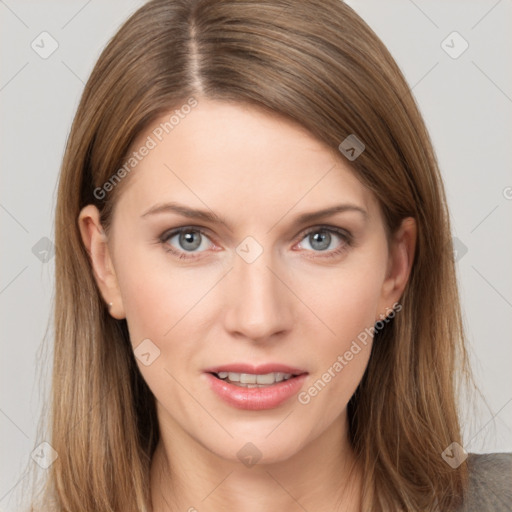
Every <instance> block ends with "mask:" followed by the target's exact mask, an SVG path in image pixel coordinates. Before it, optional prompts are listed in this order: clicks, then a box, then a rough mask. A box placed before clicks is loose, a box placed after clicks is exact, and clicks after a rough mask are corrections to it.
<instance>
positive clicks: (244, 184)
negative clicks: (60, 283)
mask: <svg viewBox="0 0 512 512" xmlns="http://www.w3.org/2000/svg"><path fill="white" fill-rule="evenodd" d="M168 120H169V115H166V116H164V117H162V119H160V120H158V121H157V122H156V123H155V124H154V126H151V128H150V129H149V130H148V131H147V132H146V133H143V134H141V136H140V137H139V139H138V140H137V141H136V143H135V144H134V145H133V150H134V151H138V150H139V148H140V147H142V146H144V145H146V147H151V149H149V150H148V151H141V152H140V151H139V153H138V155H139V156H138V157H137V158H138V161H137V164H136V166H134V168H133V170H131V172H130V174H129V176H127V177H125V178H124V179H125V180H126V183H122V184H121V185H122V186H123V190H122V192H121V194H120V197H119V200H118V202H117V204H116V207H115V211H114V217H113V224H112V231H111V236H110V239H109V240H108V246H105V248H106V249H107V252H106V253H105V256H106V258H105V259H102V258H100V257H99V256H98V255H99V254H103V253H101V251H100V250H97V251H93V260H94V265H95V270H96V271H97V279H98V282H99V285H100V288H101V291H102V293H103V296H104V298H105V301H106V302H112V303H113V306H112V309H111V314H112V315H113V316H115V317H116V318H126V320H127V324H128V328H129V332H130V338H131V342H132V345H133V347H134V349H135V354H136V356H137V363H138V366H139V368H140V371H141V373H142V375H143V377H144V379H145V380H146V382H147V384H148V386H149V387H150V389H151V391H152V392H153V394H154V395H155V397H156V400H157V410H158V415H159V421H160V425H161V428H162V429H163V432H164V434H163V437H164V439H167V443H172V442H174V443H176V444H178V443H193V444H194V445H196V446H198V447H202V448H201V449H204V448H205V449H206V450H207V451H208V452H211V453H213V454H215V455H217V456H220V457H222V458H224V459H228V460H233V461H237V459H240V460H242V458H244V459H246V458H247V456H249V457H252V458H253V459H254V460H255V461H256V459H259V462H275V461H282V460H286V459H288V458H289V457H291V456H292V455H294V454H296V453H298V452H299V451H300V450H301V449H303V448H306V447H307V446H308V445H311V444H312V443H314V442H319V441H318V440H319V439H322V436H328V435H331V434H332V435H333V436H334V435H339V434H336V432H340V430H339V429H340V428H341V427H343V426H344V425H346V423H345V419H346V406H347V403H348V401H349V399H350V397H351V396H352V394H353V393H354V391H355V389H356V387H357V385H358V384H359V382H360V380H361V378H362V376H363V373H364V370H365V368H366V365H367V362H368V357H369V355H370V350H371V343H372V337H371V335H370V333H371V332H372V331H371V328H372V327H373V326H374V324H375V322H376V321H378V320H380V319H382V318H383V317H384V316H385V315H388V314H389V313H390V310H391V308H392V306H393V304H394V303H395V302H396V301H397V300H398V299H399V297H400V295H401V293H402V291H403V287H404V286H405V281H406V278H407V273H408V267H409V266H410V261H409V260H411V259H412V258H411V255H410V253H409V255H407V243H408V242H407V240H408V239H407V236H408V235H407V233H408V231H407V230H404V231H402V234H403V233H405V235H403V236H402V237H401V239H398V238H397V241H396V244H395V242H392V243H391V244H389V243H388V240H387V238H386V234H385V228H384V223H383V218H382V216H381V212H380V210H379V207H378V203H377V201H376V200H375V198H374V196H373V195H372V193H371V192H370V191H369V190H368V189H366V188H365V187H364V186H363V185H362V184H361V183H360V182H359V181H358V180H357V179H356V178H355V176H354V174H353V173H352V172H351V170H350V168H349V167H348V165H347V161H346V160H344V157H343V156H342V155H341V154H335V153H334V152H332V151H331V150H329V149H328V148H327V147H325V146H323V145H322V144H321V143H320V142H318V141H317V140H316V139H315V138H313V137H312V136H311V135H309V134H308V133H307V132H305V131H304V130H302V129H301V128H299V127H297V126H296V125H294V124H292V123H291V122H289V121H285V120H283V119H281V118H279V117H274V116H270V115H269V114H266V113H262V111H260V110H256V109H254V108H252V107H247V106H243V105H240V104H230V103H224V102H217V101H210V100H205V99H200V100H199V103H198V105H197V106H196V107H195V108H193V109H191V110H190V113H188V114H187V115H184V116H183V117H180V120H179V122H178V123H177V124H176V125H175V126H174V127H173V128H172V130H169V133H166V132H165V131H163V134H162V133H161V132H162V130H160V131H155V130H156V129H157V128H158V127H159V126H160V123H161V122H162V123H165V122H166V121H168ZM155 133H158V134H159V135H160V136H159V137H157V136H156V135H155ZM148 137H149V138H148ZM150 139H151V140H152V141H153V142H151V141H150ZM159 139H161V140H159ZM340 142H341V141H340ZM153 146H154V147H153ZM142 153H145V156H142ZM118 186H119V185H118ZM91 208H93V207H87V208H86V209H85V210H84V211H83V212H82V215H81V226H82V233H83V234H84V239H87V238H88V236H89V237H91V238H90V239H92V244H93V247H97V248H98V247H100V245H101V243H102V242H101V241H102V240H103V238H101V237H100V235H99V234H98V231H97V230H95V229H91V230H90V231H89V235H87V234H86V233H87V232H88V231H87V229H85V226H86V225H91V226H93V225H94V223H95V222H97V217H96V220H94V219H95V214H94V212H93V210H92V209H91ZM327 209H332V210H333V211H331V213H326V214H324V215H320V214H319V215H318V216H316V215H315V217H314V218H313V217H311V218H309V219H307V218H303V219H301V217H303V216H304V217H305V216H306V215H311V214H316V213H317V212H321V211H322V210H327ZM334 209H336V211H334ZM199 211H200V212H201V213H197V212H199ZM91 212H93V213H92V215H90V218H89V221H90V220H91V219H92V222H89V221H88V214H89V213H91ZM219 219H222V221H220V220H219ZM96 227H98V226H96ZM178 229H181V230H182V234H181V236H180V234H179V233H178V232H177V230H178ZM95 240H96V242H95ZM94 244H96V245H94ZM214 374H217V375H214ZM255 374H258V375H259V377H258V376H255ZM290 374H292V376H291V377H290ZM226 375H227V378H229V379H230V380H232V381H236V380H241V381H242V382H238V383H231V382H228V381H226V380H225V379H226ZM220 377H223V380H221V378H220ZM287 377H290V378H289V379H287V380H286V381H285V380H282V379H286V378H287ZM243 381H245V382H249V383H253V384H249V385H250V386H251V387H247V386H248V385H247V384H245V385H243V386H242V385H241V384H243ZM276 381H280V382H276ZM254 382H255V384H254ZM258 383H260V384H259V385H258ZM253 385H257V386H258V387H253ZM259 386H261V387H259ZM330 433H331V434H330ZM247 443H251V444H247ZM177 448H178V446H177ZM241 449H242V451H240V450H241Z"/></svg>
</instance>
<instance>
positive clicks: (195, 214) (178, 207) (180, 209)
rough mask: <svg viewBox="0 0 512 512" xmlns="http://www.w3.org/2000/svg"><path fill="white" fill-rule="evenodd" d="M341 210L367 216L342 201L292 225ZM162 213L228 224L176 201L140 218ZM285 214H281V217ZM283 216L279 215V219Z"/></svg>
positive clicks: (219, 218)
mask: <svg viewBox="0 0 512 512" xmlns="http://www.w3.org/2000/svg"><path fill="white" fill-rule="evenodd" d="M342 212H359V213H360V214H361V215H362V216H363V218H364V220H367V218H368V212H367V211H366V210H365V209H364V208H361V207H360V206H357V205H355V204H351V203H344V204H337V205H333V206H329V207H328V208H323V209H322V210H316V211H313V212H306V213H302V214H301V215H299V216H298V217H296V218H295V220H294V222H293V224H294V225H299V224H306V223H308V222H314V221H316V220H319V219H322V218H324V217H329V216H331V215H334V214H336V213H342ZM163 213H175V214H178V215H181V216H183V217H187V218H189V219H197V220H202V221H204V222H210V223H212V224H214V223H219V224H224V225H225V226H228V223H227V222H226V221H225V220H224V219H222V218H221V217H219V216H218V215H217V214H216V213H214V212H213V211H212V210H199V209H196V208H189V207H188V206H185V205H183V204H179V203H176V202H170V203H158V204H156V205H154V206H152V207H151V208H149V210H147V211H145V212H144V213H143V214H142V215H141V218H144V217H148V216H151V215H158V214H163ZM285 215H286V214H285ZM285 215H283V217H284V216H285ZM283 217H281V219H282V218H283ZM281 219H280V220H281ZM280 220H279V221H280ZM279 221H278V222H279ZM276 224H277V222H276Z"/></svg>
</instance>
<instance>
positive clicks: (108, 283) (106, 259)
mask: <svg viewBox="0 0 512 512" xmlns="http://www.w3.org/2000/svg"><path fill="white" fill-rule="evenodd" d="M78 225H79V227H80V233H81V235H82V240H83V242H84V245H85V248H86V249H87V253H88V254H89V258H90V260H91V266H92V270H93V273H94V278H95V279H96V283H97V284H98V287H99V289H100V291H101V295H102V296H103V299H104V300H105V302H106V303H107V304H109V303H112V306H111V307H109V312H110V315H111V316H112V317H114V318H117V319H118V320H121V319H122V318H125V313H124V307H123V301H122V298H121V293H120V290H119V286H118V281H117V276H116V273H115V270H114V265H113V261H112V258H111V255H110V250H109V246H108V240H107V235H106V234H105V231H104V230H103V227H102V226H101V222H100V214H99V211H98V208H96V206H94V205H92V204H89V205H87V206H86V207H84V208H83V209H82V211H81V212H80V215H79V216H78Z"/></svg>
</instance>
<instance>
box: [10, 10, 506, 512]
mask: <svg viewBox="0 0 512 512" xmlns="http://www.w3.org/2000/svg"><path fill="white" fill-rule="evenodd" d="M142 3H143V2H141V1H136V0H129V1H126V0H125V1H121V0H116V1H113V0H110V1H102V2H100V1H99V0H89V1H85V0H72V1H70V0H68V1H65V2H64V1H44V2H42V1H39V2H36V1H21V0H0V38H1V42H0V52H1V60H0V62H1V68H0V102H1V103H0V105H1V109H2V110H1V112H2V114H1V135H0V148H1V149H0V151H1V153H0V154H1V159H2V160H1V165H2V167H1V171H2V172H1V178H0V179H1V182H0V222H1V227H2V232H1V233H2V251H1V258H2V262H1V270H0V315H1V321H2V328H1V330H2V346H1V348H2V356H1V360H0V364H1V369H0V383H1V384H0V392H1V395H0V434H1V435H0V450H1V451H0V460H1V461H2V465H1V481H0V510H3V511H7V510H15V509H16V506H15V501H14V499H15V496H16V494H17V493H19V492H20V489H22V485H20V484H21V483H23V480H24V476H23V475H24V473H23V471H24V470H25V469H26V465H27V462H29V461H30V463H31V464H34V463H33V462H32V461H31V459H30V455H31V453H32V451H33V450H34V448H35V447H36V446H37V445H38V444H39V443H40V442H41V441H43V440H44V439H40V438H37V432H36V427H37V421H38V417H39V413H40V407H41V406H42V404H43V402H44V393H43V391H44V389H45V388H44V386H45V385H46V386H47V384H45V383H47V382H48V378H49V371H50V370H51V364H48V361H49V362H50V363H51V359H46V360H42V359H40V358H41V357H42V355H43V354H42V353H40V352H39V347H40V345H41V342H42V340H43V337H44V335H45V331H46V329H47V326H48V325H50V331H49V332H48V337H49V338H50V339H51V335H52V332H51V300H52V296H53V290H52V286H53V275H54V274H53V262H54V260H53V259H50V261H49V262H47V263H44V262H42V261H41V260H40V259H39V258H38V257H36V255H34V253H33V252H32V248H33V247H34V245H35V244H37V243H38V242H39V241H40V240H41V238H43V237H47V238H48V239H50V240H53V239H54V229H53V224H52V223H53V211H54V207H55V199H56V195H55V190H56V188H55V187H56V182H57V176H58V171H59V167H60V163H61V158H62V155H63V150H64V144H65V140H66V137H67V134H68V131H69V128H70V125H71V121H72V118H73V115H74V112H75V110H76V107H77V105H78V101H79V97H80V94H81V92H82V89H83V86H84V83H85V81H86V80H87V78H88V75H89V73H90V71H91V69H92V66H93V64H94V62H95V61H96V59H97V57H98V56H99V53H100V51H101V49H102V48H103V47H104V45H105V44H106V42H107V41H108V39H109V38H110V37H111V36H112V35H113V34H114V32H115V31H116V29H117V28H118V27H119V25H120V23H121V22H122V21H123V20H124V19H126V18H127V17H128V16H129V14H130V13H131V12H133V11H134V10H135V9H136V8H137V7H138V6H139V5H141V4H142ZM347 3H349V4H350V5H351V6H352V7H353V8H354V9H355V10H356V11H357V12H358V13H359V14H360V15H361V16H362V17H363V18H364V19H365V20H366V22H367V23H368V24H369V25H370V26H371V27H372V28H373V29H374V30H375V32H376V33H377V34H378V35H379V36H380V37H381V38H382V40H383V41H384V43H385V44H386V45H387V47H388V48H389V50H390V51H391V53H392V54H393V56H394V57H395V59H396V60H397V62H398V64H399V66H400V67H401V69H402V70H403V72H404V74H405V76H406V78H407V80H408V82H409V84H410V86H411V88H412V89H413V94H414V96H415V98H416V99H417V101H418V103H419V106H420V109H421V111H422V113H423V115H424V118H425V120H426V123H427V127H428V128H429V130H430V133H431V136H432V139H433V143H434V147H435V150H436V153H437V156H438V159H439V163H440V167H441V170H442V173H443V176H444V180H445V185H446V190H447V194H448V200H449V206H450V209H451V216H452V223H453V235H454V236H455V237H457V238H458V240H459V242H457V244H458V246H459V248H460V249H459V253H458V254H459V258H460V259H459V261H458V263H457V265H458V272H459V282H460V290H461V296H462V304H463V309H464V318H465V325H466V328H467V333H468V339H469V344H470V346H469V349H470V352H471V359H472V362H473V368H474V371H475V375H476V378H477V382H478V384H479V386H480V387H481V390H482V391H483V394H484V396H485V398H486V399H487V402H488V404H489V406H490V410H489V409H488V408H486V407H484V406H483V405H482V404H480V405H478V406H477V408H476V410H473V409H467V413H466V416H467V418H466V419H467V422H466V423H465V427H464V430H465V448H466V449H467V450H468V451H472V452H492V451H511V450H512V404H511V402H512V386H511V383H512V379H511V376H510V375H511V371H510V366H511V362H512V335H511V332H512V329H511V327H512V325H511V323H512V322H511V319H512V265H511V261H512V260H511V255H512V170H511V161H512V153H511V151H510V147H511V144H512V116H511V114H512V99H511V98H512V65H511V48H512V30H511V29H512V2H511V0H499V1H496V0H479V1H466V2H461V1H460V2H455V1H442V0H438V1H427V0H421V1H420V0H415V1H412V0H395V1H389V0H387V1H385V2H382V1H379V0H372V1H369V0H349V1H348V2H347ZM43 31H47V32H49V33H50V34H51V36H52V37H53V38H54V39H55V40H56V41H57V42H58V45H59V46H58V48H57V50H56V51H55V52H54V53H53V54H52V55H51V56H49V57H48V58H47V59H43V58H41V57H40V56H39V55H38V54H37V53H36V52H35V51H34V50H33V49H32V48H31V43H32V41H33V40H35V39H36V38H37V37H38V36H39V34H40V33H41V32H43ZM453 31H457V32H458V33H459V34H460V35H461V36H462V37H463V38H464V39H465V40H466V41H467V42H468V44H469V47H468V49H467V50H466V51H465V52H464V53H463V54H462V55H460V56H459V57H458V58H456V59H454V58H452V57H450V56H449V55H448V54H447V53H446V52H445V50H444V49H443V47H442V46H441V43H442V41H443V40H445V39H446V37H447V36H448V35H449V34H451V33H452V32H453ZM452 39H453V38H452ZM37 40H39V39H36V42H37ZM453 41H454V42H453V43H451V42H450V38H449V39H448V41H447V43H445V44H448V45H451V46H453V47H454V48H453V49H452V50H451V51H452V52H456V51H457V50H458V49H460V48H461V46H460V45H461V44H462V43H461V40H457V39H454V40H453ZM46 48H48V46H46ZM40 243H41V242H40ZM466 250H467V253H465V254H464V252H465V251H466ZM461 256H462V257H461ZM49 257H50V258H51V254H50V255H49ZM50 355H51V354H50ZM43 365H44V368H45V369H46V371H47V372H48V375H46V376H45V375H44V374H43V376H42V378H41V381H40V380H39V378H38V377H39V373H38V372H40V368H41V367H42V366H43Z"/></svg>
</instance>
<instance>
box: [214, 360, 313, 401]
mask: <svg viewBox="0 0 512 512" xmlns="http://www.w3.org/2000/svg"><path fill="white" fill-rule="evenodd" d="M219 372H233V373H250V374H256V375H265V374H267V373H273V372H281V373H291V374H292V375H296V377H292V378H291V379H288V380H286V381H281V382H277V383H275V384H271V385H269V386H266V387H262V388H245V387H241V386H237V385H235V384H231V383H229V382H226V381H224V380H221V379H219V378H217V377H215V375H213V374H214V373H219ZM204 376H205V378H206V379H207V381H208V384H209V386H210V388H211V389H212V390H213V391H214V392H215V393H216V394H217V395H218V396H219V397H220V398H221V399H222V400H224V401H225V402H226V403H227V404H229V405H231V406H233V407H236V408H237V409H246V410H252V411H259V410H263V409H273V408H275V407H278V406H279V405H281V404H282V403H284V402H285V401H286V400H288V399H289V398H291V397H292V396H294V395H296V394H297V393H298V392H299V390H300V388H301V387H302V386H303V384H304V381H305V380H306V378H307V376H308V373H307V372H305V371H304V370H301V369H298V368H292V367H290V366H286V365H282V364H274V363H269V364H264V365H259V366H251V365H248V364H243V363H236V364H229V365H223V366H216V367H212V368H209V369H207V370H205V373H204Z"/></svg>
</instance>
